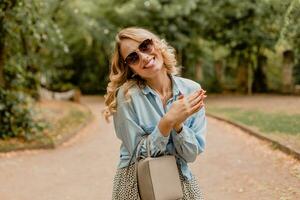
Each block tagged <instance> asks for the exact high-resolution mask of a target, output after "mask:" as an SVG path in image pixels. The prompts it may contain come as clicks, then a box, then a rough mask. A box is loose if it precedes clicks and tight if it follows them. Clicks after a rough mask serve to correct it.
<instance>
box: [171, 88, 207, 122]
mask: <svg viewBox="0 0 300 200" xmlns="http://www.w3.org/2000/svg"><path fill="white" fill-rule="evenodd" d="M205 92H206V91H204V90H203V89H201V90H197V91H195V92H193V93H192V94H190V95H189V96H188V97H184V96H183V95H180V97H179V98H178V99H177V100H176V101H175V102H174V103H173V104H172V106H171V108H170V110H169V111H168V112H167V113H166V118H167V119H168V120H169V121H170V123H171V124H172V126H173V127H174V126H178V125H179V124H182V123H183V122H184V121H185V120H186V119H187V118H188V117H189V116H191V115H193V114H194V113H196V112H198V111H199V110H200V109H201V108H202V107H203V106H204V102H203V100H204V98H205V97H206V95H204V94H205Z"/></svg>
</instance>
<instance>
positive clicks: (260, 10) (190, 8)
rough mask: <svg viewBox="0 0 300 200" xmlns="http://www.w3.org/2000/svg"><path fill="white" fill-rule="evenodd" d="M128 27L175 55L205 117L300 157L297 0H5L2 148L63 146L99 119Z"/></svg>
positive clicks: (0, 60) (1, 12)
mask: <svg viewBox="0 0 300 200" xmlns="http://www.w3.org/2000/svg"><path fill="white" fill-rule="evenodd" d="M128 26H138V27H144V28H147V29H149V30H151V31H153V32H154V33H156V34H157V35H159V36H160V37H161V38H163V39H165V40H166V41H167V42H168V43H169V44H170V45H171V46H173V47H174V48H175V49H176V56H177V60H178V66H179V67H180V68H181V73H180V75H181V76H183V77H186V78H189V79H192V80H195V81H197V82H198V83H200V84H201V86H202V88H204V89H205V90H207V94H208V98H207V104H206V111H207V114H208V116H210V117H215V118H218V119H221V120H224V121H226V122H228V123H233V124H235V125H236V126H239V127H240V128H243V130H244V131H246V132H249V133H252V134H253V135H256V136H258V137H259V138H261V139H263V140H267V141H268V142H270V143H271V144H272V148H273V149H281V150H282V151H284V152H285V153H288V154H289V155H292V156H293V157H295V158H296V159H298V160H299V159H300V96H299V94H300V1H299V0H286V1H281V0H260V1H259V0H247V1H239V0H223V1H221V0H189V1H186V0H172V1H171V0H147V1H142V0H47V1H45V0H1V1H0V86H1V87H0V151H2V152H10V151H15V150H19V151H24V150H26V149H39V148H56V147H57V146H59V145H61V144H62V143H64V142H65V141H67V140H68V139H69V138H71V137H73V136H74V135H76V134H77V133H78V132H80V130H81V129H82V128H83V127H85V126H87V125H88V124H89V123H90V122H91V121H93V119H94V118H95V113H93V110H92V111H91V107H90V106H84V105H85V104H86V101H87V102H90V101H92V100H91V99H89V98H92V99H93V98H94V97H92V96H91V95H93V96H94V95H98V96H99V95H100V96H101V98H99V99H97V101H98V102H101V103H102V104H101V106H103V95H104V94H105V92H106V86H107V83H108V74H109V66H110V57H111V54H112V51H113V49H114V38H115V35H116V33H117V32H118V31H119V30H121V29H122V28H124V27H128ZM85 97H86V98H87V99H86V98H85ZM88 97H89V98H88ZM82 99H83V101H82ZM62 100H63V101H62ZM65 100H73V102H70V101H65ZM93 100H94V101H95V99H93ZM79 102H81V104H79ZM92 102H93V101H92ZM100 112H101V111H100V110H99V114H100ZM98 123H99V122H98ZM103 124H104V121H101V123H100V126H105V125H103ZM112 134H113V133H112ZM95 151H96V150H95ZM3 155H4V154H3ZM293 169H294V168H293ZM295 169H296V170H294V171H296V172H294V171H293V174H294V175H295V174H296V175H295V176H296V177H297V178H298V181H299V177H300V168H298V167H296V168H295ZM298 184H299V182H298ZM291 191H292V192H290V193H288V194H291V195H292V197H291V198H290V199H293V197H296V196H297V195H300V194H299V193H293V190H291ZM293 195H294V196H293ZM287 196H288V195H286V194H284V195H283V199H284V198H285V199H289V198H288V197H287ZM0 197H1V193H0ZM297 197H299V196H297ZM245 199H246V198H245Z"/></svg>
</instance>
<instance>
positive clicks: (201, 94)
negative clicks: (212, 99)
mask: <svg viewBox="0 0 300 200" xmlns="http://www.w3.org/2000/svg"><path fill="white" fill-rule="evenodd" d="M205 93H206V91H204V90H200V91H196V92H195V93H193V94H192V95H191V96H190V99H189V105H190V107H194V106H195V105H196V104H197V103H198V102H199V101H203V100H204V98H206V97H207V96H206V95H205Z"/></svg>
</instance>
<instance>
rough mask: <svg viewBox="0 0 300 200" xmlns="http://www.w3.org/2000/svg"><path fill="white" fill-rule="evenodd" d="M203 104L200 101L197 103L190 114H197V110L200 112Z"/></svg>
mask: <svg viewBox="0 0 300 200" xmlns="http://www.w3.org/2000/svg"><path fill="white" fill-rule="evenodd" d="M204 105H205V104H204V102H203V101H200V102H198V103H197V104H196V105H195V106H194V107H193V108H192V109H191V114H194V113H196V112H198V111H199V110H201V108H203V107H204Z"/></svg>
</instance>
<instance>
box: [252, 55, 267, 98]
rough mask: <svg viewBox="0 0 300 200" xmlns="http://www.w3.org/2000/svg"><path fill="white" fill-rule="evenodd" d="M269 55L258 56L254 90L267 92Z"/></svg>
mask: <svg viewBox="0 0 300 200" xmlns="http://www.w3.org/2000/svg"><path fill="white" fill-rule="evenodd" d="M266 64H267V57H266V56H264V55H258V56H257V67H256V69H255V70H254V76H253V79H254V80H253V84H252V88H253V92H267V91H268V88H267V76H266Z"/></svg>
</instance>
